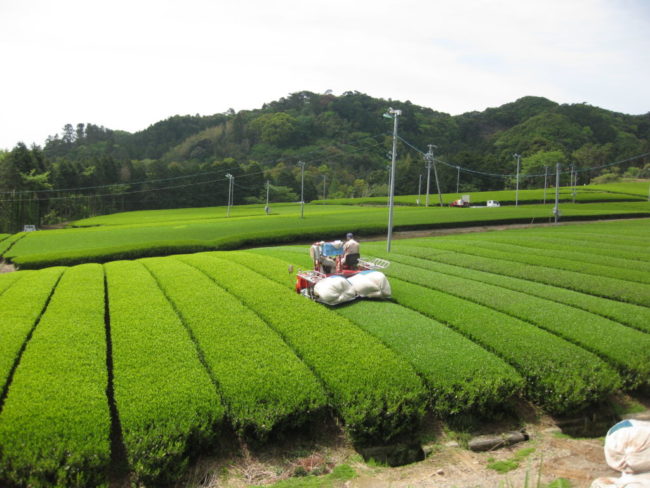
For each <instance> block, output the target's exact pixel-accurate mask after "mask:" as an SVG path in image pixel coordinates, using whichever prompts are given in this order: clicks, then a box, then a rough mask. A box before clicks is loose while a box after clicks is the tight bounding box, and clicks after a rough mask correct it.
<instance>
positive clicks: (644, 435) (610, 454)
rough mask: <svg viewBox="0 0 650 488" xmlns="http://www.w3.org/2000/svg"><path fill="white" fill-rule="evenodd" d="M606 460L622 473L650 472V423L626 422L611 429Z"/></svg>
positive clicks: (607, 439)
mask: <svg viewBox="0 0 650 488" xmlns="http://www.w3.org/2000/svg"><path fill="white" fill-rule="evenodd" d="M605 459H606V460H607V464H609V465H610V466H611V467H612V468H614V469H615V470H617V471H621V472H622V473H630V474H634V473H647V472H650V422H643V421H641V420H624V421H622V422H619V423H618V424H616V425H615V426H614V427H612V428H611V429H609V432H607V437H606V438H605Z"/></svg>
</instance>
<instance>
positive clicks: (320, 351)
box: [179, 255, 426, 444]
mask: <svg viewBox="0 0 650 488" xmlns="http://www.w3.org/2000/svg"><path fill="white" fill-rule="evenodd" d="M254 258H257V259H258V260H259V263H257V264H256V266H255V267H257V266H258V265H261V266H263V265H264V258H263V257H262V256H254ZM179 259H182V260H183V261H184V262H187V263H189V264H191V265H193V266H195V267H196V268H198V269H200V270H202V271H204V272H205V273H206V274H208V275H209V276H210V277H211V278H213V279H214V280H215V281H216V282H217V283H218V284H219V285H220V286H223V287H224V288H225V289H226V290H227V291H228V292H230V293H232V294H233V295H235V296H237V297H239V298H240V299H241V300H242V302H243V303H244V304H245V305H246V306H247V307H249V308H250V309H252V310H253V311H254V312H256V313H257V314H258V315H259V316H260V317H261V318H262V319H263V320H264V321H265V322H266V323H268V324H269V325H270V326H271V327H273V328H274V329H275V330H276V331H277V332H278V333H279V334H280V335H281V336H282V338H283V339H284V340H285V341H286V342H287V344H289V346H290V347H291V348H292V349H293V350H294V351H296V353H297V354H298V356H299V357H300V358H301V359H302V360H303V361H304V362H305V363H306V364H307V365H308V366H309V367H310V368H311V369H312V371H314V373H315V374H316V375H317V376H318V377H319V378H320V380H321V381H322V382H323V385H324V386H325V388H326V390H327V391H328V393H329V394H330V401H331V403H332V406H333V407H334V408H335V410H336V411H337V412H338V414H339V415H340V416H341V418H342V419H343V421H344V423H345V426H346V430H347V432H348V433H349V435H350V436H351V437H352V439H353V440H354V441H355V442H357V443H360V444H371V443H375V442H389V441H391V440H392V439H394V438H395V437H396V436H398V435H400V434H402V433H405V432H412V431H413V430H415V429H416V428H417V427H418V426H419V422H420V420H421V418H422V416H423V414H424V409H425V403H426V398H425V389H424V386H423V384H422V382H421V380H420V379H419V378H418V376H417V375H416V373H415V372H414V371H413V369H412V368H411V367H410V366H409V365H408V363H406V362H404V361H402V360H400V359H399V358H398V357H397V356H396V355H395V354H394V353H393V352H392V351H390V350H389V349H387V348H386V347H385V346H384V345H383V344H381V343H380V342H379V341H377V340H376V339H375V338H373V337H372V336H370V335H369V334H367V333H365V332H363V331H362V330H361V329H359V328H358V327H357V326H355V325H354V324H352V323H351V322H349V321H348V320H346V319H344V318H342V317H340V316H338V315H337V314H336V313H334V312H332V311H330V310H328V309H326V308H325V307H323V306H322V305H319V304H316V303H313V302H311V301H309V300H305V299H304V297H302V296H299V295H297V294H296V293H295V292H292V291H291V290H290V289H287V288H286V287H284V286H282V285H280V284H278V283H275V282H273V281H270V280H268V279H266V278H264V277H263V276H261V275H260V274H258V273H255V272H253V271H251V270H250V269H247V268H246V267H244V266H241V265H239V264H235V263H232V262H230V261H227V260H224V259H219V258H217V257H212V256H211V255H194V256H183V257H180V258H179Z"/></svg>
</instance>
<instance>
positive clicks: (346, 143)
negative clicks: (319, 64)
mask: <svg viewBox="0 0 650 488" xmlns="http://www.w3.org/2000/svg"><path fill="white" fill-rule="evenodd" d="M383 136H384V134H376V135H374V136H365V137H362V138H360V139H357V140H355V141H354V142H355V143H356V144H359V143H361V142H363V141H365V140H368V139H376V138H378V137H383ZM337 144H341V145H343V146H350V147H353V148H355V149H353V150H348V151H347V152H346V153H344V154H351V153H356V152H360V151H365V150H367V149H369V148H370V147H375V146H378V145H380V144H382V142H376V143H375V144H372V145H370V146H368V147H359V146H355V145H354V144H352V143H348V142H342V143H337ZM332 147H333V146H327V147H321V148H318V149H315V150H313V151H309V152H307V153H305V155H310V154H316V153H321V152H325V151H329V150H331V149H332ZM334 147H336V146H334ZM332 157H338V155H336V156H329V157H328V159H330V158H332ZM292 158H297V157H296V156H284V157H280V158H276V159H271V160H266V161H258V162H257V163H258V164H260V165H270V164H277V163H280V162H283V161H285V160H287V159H292ZM322 160H323V158H314V159H306V160H305V162H307V163H310V162H318V161H322ZM223 171H227V172H228V171H232V172H234V168H220V169H219V171H206V172H202V173H191V174H188V175H181V176H171V177H168V178H156V179H150V180H140V181H130V182H119V183H108V184H105V185H93V186H80V187H74V188H46V189H41V190H20V191H4V192H0V195H19V194H29V195H31V194H34V193H55V192H59V193H62V192H72V191H82V190H96V189H100V188H111V187H113V186H122V185H142V184H151V183H159V182H165V181H174V180H179V179H183V178H194V177H199V176H207V175H215V174H221V173H222V172H223ZM3 201H7V200H3Z"/></svg>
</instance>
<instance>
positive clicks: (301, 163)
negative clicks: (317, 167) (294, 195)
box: [298, 161, 305, 219]
mask: <svg viewBox="0 0 650 488" xmlns="http://www.w3.org/2000/svg"><path fill="white" fill-rule="evenodd" d="M298 166H300V218H301V219H304V218H305V163H304V161H298Z"/></svg>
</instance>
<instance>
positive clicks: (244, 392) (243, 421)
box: [141, 258, 326, 440]
mask: <svg viewBox="0 0 650 488" xmlns="http://www.w3.org/2000/svg"><path fill="white" fill-rule="evenodd" d="M141 262H142V264H144V265H145V266H146V267H147V268H148V269H149V271H151V273H152V274H153V275H154V277H155V278H156V280H157V281H158V283H159V285H160V287H161V288H162V290H163V291H164V292H165V294H166V296H167V297H168V298H169V299H170V300H171V302H172V303H173V304H174V307H175V308H176V310H177V311H178V313H179V314H180V316H181V317H182V318H183V321H184V322H185V324H186V325H187V327H188V328H189V330H190V331H191V333H192V335H193V337H194V338H195V340H196V342H197V345H198V346H199V348H200V350H201V353H202V356H203V359H204V361H205V363H206V364H207V365H208V367H209V369H210V371H211V373H212V375H213V377H214V379H215V380H216V382H217V384H218V385H219V392H220V393H221V396H222V398H223V400H224V403H225V405H226V407H227V410H228V416H229V417H230V419H231V420H232V422H233V424H234V426H235V428H236V429H237V430H238V431H239V432H240V433H241V434H244V435H246V436H247V437H253V438H255V439H259V440H263V439H264V438H266V436H268V434H269V433H270V432H271V431H272V430H273V429H274V428H276V427H279V428H283V427H293V426H297V425H300V424H302V423H304V422H305V421H306V420H307V419H308V418H309V417H310V416H311V415H312V414H314V412H318V411H319V410H321V409H323V408H324V406H325V404H326V397H325V394H324V392H323V390H322V387H321V385H320V383H319V382H318V380H317V379H316V378H315V377H314V375H313V374H312V373H311V371H309V369H308V368H307V366H306V365H305V364H304V363H303V362H302V361H300V359H298V357H297V356H296V355H295V354H294V353H293V351H292V350H291V349H290V348H289V347H288V346H287V345H286V344H285V343H284V342H283V341H282V339H281V338H280V336H278V334H277V333H276V332H275V331H273V330H272V329H271V328H269V326H268V325H267V324H265V323H264V321H263V320H262V319H260V318H259V317H258V316H257V315H256V314H255V313H254V312H252V311H251V310H249V309H248V308H246V307H245V306H244V305H243V304H242V303H241V302H240V301H239V300H237V299H236V298H235V297H233V296H232V295H230V294H229V293H228V292H226V291H225V290H224V289H223V288H221V287H219V286H217V285H216V284H215V283H214V281H212V280H211V279H210V278H208V277H207V276H206V275H205V274H203V273H202V272H200V271H198V270H197V269H195V268H193V267H191V266H189V265H187V264H185V263H183V262H181V261H178V260H175V259H172V258H148V259H144V260H142V261H141Z"/></svg>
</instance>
